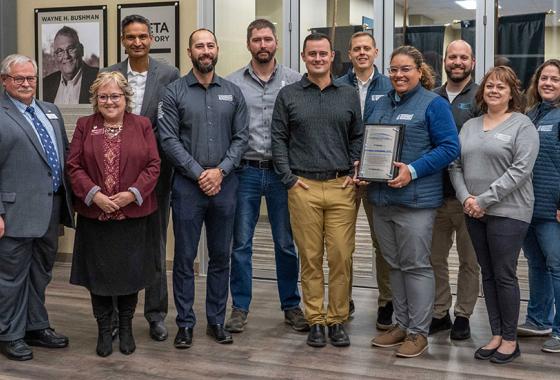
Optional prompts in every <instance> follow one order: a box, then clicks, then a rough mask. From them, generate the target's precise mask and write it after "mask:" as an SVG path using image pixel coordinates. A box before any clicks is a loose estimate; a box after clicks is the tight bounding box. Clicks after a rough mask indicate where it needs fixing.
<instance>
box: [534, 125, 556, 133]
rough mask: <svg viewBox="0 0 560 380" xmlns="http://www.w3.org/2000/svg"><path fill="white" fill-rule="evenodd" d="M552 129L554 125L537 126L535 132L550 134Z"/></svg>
mask: <svg viewBox="0 0 560 380" xmlns="http://www.w3.org/2000/svg"><path fill="white" fill-rule="evenodd" d="M552 127H554V124H547V125H539V128H538V129H537V130H538V131H539V132H552Z"/></svg>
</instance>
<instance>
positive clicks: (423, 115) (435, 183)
mask: <svg viewBox="0 0 560 380" xmlns="http://www.w3.org/2000/svg"><path fill="white" fill-rule="evenodd" d="M389 78H390V79H391V83H392V85H393V90H391V91H390V92H389V93H388V95H387V96H384V97H382V98H381V99H379V101H378V103H377V105H376V107H375V109H374V111H373V113H372V114H371V116H370V117H369V118H368V120H366V128H367V127H368V124H369V125H371V124H377V125H379V124H381V125H382V126H383V125H401V126H404V136H403V138H402V145H401V146H400V159H398V161H399V162H395V163H394V166H395V167H396V169H398V174H397V175H396V177H394V178H393V179H390V180H388V181H375V182H371V183H370V184H369V185H368V200H369V202H370V203H372V204H373V215H374V227H375V233H376V235H377V236H378V240H379V244H380V246H381V252H382V253H383V256H384V257H385V259H386V260H387V263H388V264H389V266H390V267H391V274H390V280H391V289H392V291H393V305H394V308H395V316H396V322H397V324H396V325H395V326H394V327H393V328H392V329H391V330H389V331H388V332H386V333H385V334H382V335H380V336H377V337H375V338H374V339H373V340H372V345H373V346H377V347H392V346H400V347H399V349H398V351H397V356H400V357H415V356H418V355H420V354H422V353H423V352H424V351H425V350H426V349H427V348H428V340H427V336H428V331H429V328H430V323H431V319H432V306H433V302H434V293H435V288H434V274H433V270H432V266H431V264H430V249H431V240H432V226H433V222H434V218H435V215H436V209H437V208H438V207H439V206H440V205H441V204H442V202H443V175H442V170H443V169H445V168H446V167H447V166H448V165H449V163H450V162H451V161H453V160H454V159H455V158H456V157H457V156H458V154H459V140H458V136H457V128H456V126H455V122H454V120H453V115H452V113H451V107H450V105H449V102H447V101H446V100H445V99H443V98H442V97H440V96H439V95H437V94H435V93H433V92H431V91H430V90H431V89H432V88H433V86H434V74H433V71H432V69H431V68H430V67H429V66H428V65H427V64H426V63H425V62H424V58H423V56H422V54H421V53H420V52H419V51H418V50H417V49H416V48H414V47H412V46H401V47H399V48H397V49H396V50H395V51H393V53H392V55H391V63H390V66H389ZM374 127H375V126H374ZM364 141H366V139H365V138H364Z"/></svg>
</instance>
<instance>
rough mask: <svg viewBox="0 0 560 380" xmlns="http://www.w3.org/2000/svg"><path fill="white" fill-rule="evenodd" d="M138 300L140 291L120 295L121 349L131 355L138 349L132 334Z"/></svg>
mask: <svg viewBox="0 0 560 380" xmlns="http://www.w3.org/2000/svg"><path fill="white" fill-rule="evenodd" d="M137 302H138V293H134V294H129V295H126V296H119V350H120V351H121V352H122V353H123V354H125V355H130V354H132V353H133V352H134V350H136V343H135V342H134V336H132V318H133V317H134V311H135V310H136V303H137Z"/></svg>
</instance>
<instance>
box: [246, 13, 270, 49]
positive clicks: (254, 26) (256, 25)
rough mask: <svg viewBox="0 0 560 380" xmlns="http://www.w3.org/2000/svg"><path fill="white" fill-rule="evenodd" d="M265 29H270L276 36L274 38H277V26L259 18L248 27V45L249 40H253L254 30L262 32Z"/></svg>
mask: <svg viewBox="0 0 560 380" xmlns="http://www.w3.org/2000/svg"><path fill="white" fill-rule="evenodd" d="M265 28H268V29H270V30H271V31H272V34H274V38H277V37H276V26H275V25H274V24H273V23H272V22H270V21H268V20H267V19H264V18H258V19H256V20H255V21H253V22H251V23H250V24H249V26H248V27H247V43H249V40H250V39H251V35H252V34H253V30H254V29H257V30H261V29H265Z"/></svg>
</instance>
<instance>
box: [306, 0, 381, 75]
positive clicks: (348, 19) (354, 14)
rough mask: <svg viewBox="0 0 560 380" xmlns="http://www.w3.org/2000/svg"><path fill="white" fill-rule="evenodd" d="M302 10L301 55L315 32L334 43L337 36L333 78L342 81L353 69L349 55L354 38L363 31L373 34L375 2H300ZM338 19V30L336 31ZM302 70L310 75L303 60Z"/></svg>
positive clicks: (314, 0) (320, 0)
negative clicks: (350, 43) (350, 69)
mask: <svg viewBox="0 0 560 380" xmlns="http://www.w3.org/2000/svg"><path fill="white" fill-rule="evenodd" d="M335 4H336V5H337V7H336V9H335ZM299 7H300V8H299V19H300V31H299V36H300V43H299V46H300V51H301V50H302V48H303V40H304V39H305V37H306V36H307V35H308V34H309V33H311V32H319V33H324V34H326V35H328V36H329V37H331V39H333V36H334V39H333V41H334V50H335V60H334V64H333V75H334V76H335V77H338V76H341V75H344V74H346V72H347V71H348V69H349V68H350V67H351V63H350V60H349V59H348V53H347V52H348V41H349V40H350V36H352V34H353V33H355V32H358V31H362V30H370V31H372V32H373V26H374V21H373V0H342V1H335V0H310V1H307V0H306V1H300V3H299ZM335 19H336V23H334V25H336V27H335V28H333V20H335ZM299 68H300V72H302V73H304V72H305V71H306V70H305V65H304V64H303V62H301V60H300V65H299Z"/></svg>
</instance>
